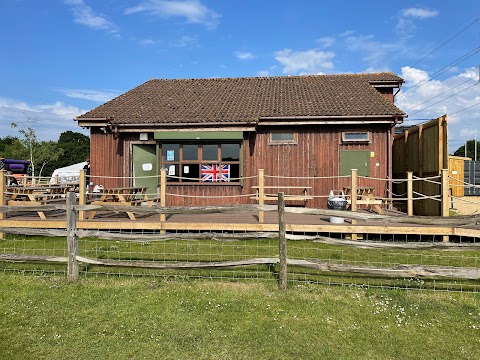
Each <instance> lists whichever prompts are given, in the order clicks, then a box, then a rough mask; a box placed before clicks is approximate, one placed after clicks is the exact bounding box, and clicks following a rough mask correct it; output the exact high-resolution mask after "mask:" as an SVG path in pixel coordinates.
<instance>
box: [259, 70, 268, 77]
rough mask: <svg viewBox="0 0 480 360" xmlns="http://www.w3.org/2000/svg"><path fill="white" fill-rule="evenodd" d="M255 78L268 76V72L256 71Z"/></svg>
mask: <svg viewBox="0 0 480 360" xmlns="http://www.w3.org/2000/svg"><path fill="white" fill-rule="evenodd" d="M257 76H270V71H268V70H260V71H257Z"/></svg>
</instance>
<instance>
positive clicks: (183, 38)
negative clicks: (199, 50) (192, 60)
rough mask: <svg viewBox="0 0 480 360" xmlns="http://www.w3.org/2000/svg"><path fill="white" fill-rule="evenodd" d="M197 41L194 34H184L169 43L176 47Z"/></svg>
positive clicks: (193, 44) (195, 43) (190, 44)
mask: <svg viewBox="0 0 480 360" xmlns="http://www.w3.org/2000/svg"><path fill="white" fill-rule="evenodd" d="M197 43H198V38H197V37H196V36H190V35H184V36H181V37H180V38H179V39H177V40H176V41H175V42H173V43H172V44H171V45H172V46H176V47H187V46H195V45H197Z"/></svg>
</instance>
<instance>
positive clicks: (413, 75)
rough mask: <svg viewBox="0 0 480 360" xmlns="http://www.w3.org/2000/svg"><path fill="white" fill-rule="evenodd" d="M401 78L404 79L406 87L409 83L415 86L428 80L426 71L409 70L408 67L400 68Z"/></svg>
mask: <svg viewBox="0 0 480 360" xmlns="http://www.w3.org/2000/svg"><path fill="white" fill-rule="evenodd" d="M402 77H403V78H404V79H405V81H406V84H407V86H409V84H410V83H412V84H413V85H417V84H420V83H422V82H425V81H427V80H428V79H429V77H428V73H427V72H426V71H423V70H420V69H415V68H411V67H410V66H404V67H402Z"/></svg>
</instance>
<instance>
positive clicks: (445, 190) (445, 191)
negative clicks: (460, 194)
mask: <svg viewBox="0 0 480 360" xmlns="http://www.w3.org/2000/svg"><path fill="white" fill-rule="evenodd" d="M441 182H442V185H441V186H442V217H448V216H449V215H450V197H449V195H450V187H449V183H448V169H442V181H441ZM449 241H450V237H449V236H448V235H443V242H449Z"/></svg>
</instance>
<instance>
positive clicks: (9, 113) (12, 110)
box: [0, 97, 88, 141]
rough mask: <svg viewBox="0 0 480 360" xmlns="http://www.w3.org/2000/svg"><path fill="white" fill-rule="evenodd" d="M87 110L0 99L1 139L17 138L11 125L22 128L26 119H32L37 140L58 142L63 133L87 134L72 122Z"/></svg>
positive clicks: (66, 105) (59, 103)
mask: <svg viewBox="0 0 480 360" xmlns="http://www.w3.org/2000/svg"><path fill="white" fill-rule="evenodd" d="M86 111H87V110H84V109H80V108H78V107H76V106H73V105H68V104H64V103H62V102H59V101H57V102H55V103H53V104H40V105H32V104H28V103H26V102H24V101H20V100H13V99H7V98H1V97H0V133H1V134H2V137H5V136H16V137H18V136H19V134H18V129H12V128H11V123H17V124H19V126H22V125H24V124H26V123H27V121H28V119H29V118H30V119H34V122H33V124H32V127H33V128H34V130H35V132H36V134H37V136H38V138H39V140H55V141H56V140H58V137H59V136H60V134H61V133H62V132H64V131H68V130H70V131H74V132H81V133H84V134H87V135H88V132H87V131H85V130H83V129H82V128H80V127H79V126H77V123H76V122H75V121H74V120H73V118H74V117H75V116H78V115H80V114H82V113H84V112H86Z"/></svg>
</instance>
